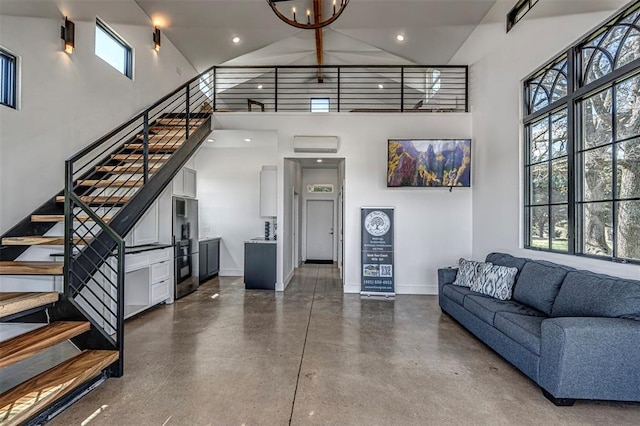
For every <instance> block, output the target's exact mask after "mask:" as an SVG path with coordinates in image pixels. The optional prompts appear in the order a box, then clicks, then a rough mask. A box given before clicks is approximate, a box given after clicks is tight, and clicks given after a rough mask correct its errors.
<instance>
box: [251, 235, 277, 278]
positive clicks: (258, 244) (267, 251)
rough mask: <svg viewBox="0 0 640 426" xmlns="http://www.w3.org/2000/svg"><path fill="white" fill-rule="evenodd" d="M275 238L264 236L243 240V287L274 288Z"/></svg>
mask: <svg viewBox="0 0 640 426" xmlns="http://www.w3.org/2000/svg"><path fill="white" fill-rule="evenodd" d="M276 247H277V245H276V240H273V239H269V240H267V239H265V238H264V237H258V238H252V239H251V240H248V241H245V242H244V288H245V289H247V290H275V289H276V264H277V262H276Z"/></svg>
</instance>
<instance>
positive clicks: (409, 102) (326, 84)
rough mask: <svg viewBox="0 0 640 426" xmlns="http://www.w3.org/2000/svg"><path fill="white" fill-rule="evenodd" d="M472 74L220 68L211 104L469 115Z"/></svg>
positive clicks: (232, 108)
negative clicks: (470, 77)
mask: <svg viewBox="0 0 640 426" xmlns="http://www.w3.org/2000/svg"><path fill="white" fill-rule="evenodd" d="M468 71H469V70H468V67H467V66H464V65H321V66H317V65H288V66H232V65H231V66H216V67H214V73H213V77H214V88H215V90H214V92H215V96H214V99H213V100H214V103H213V106H214V110H215V111H219V112H223V111H224V112H241V111H244V112H247V111H249V112H252V111H255V112H265V111H266V112H340V113H347V112H360V113H372V112H398V113H434V112H435V113H444V112H469V102H468V100H469V96H468V94H469V90H468V86H469V84H468V83H469V72H468ZM314 102H317V103H318V104H317V105H314ZM314 106H315V107H316V108H314ZM318 106H319V108H317V107H318Z"/></svg>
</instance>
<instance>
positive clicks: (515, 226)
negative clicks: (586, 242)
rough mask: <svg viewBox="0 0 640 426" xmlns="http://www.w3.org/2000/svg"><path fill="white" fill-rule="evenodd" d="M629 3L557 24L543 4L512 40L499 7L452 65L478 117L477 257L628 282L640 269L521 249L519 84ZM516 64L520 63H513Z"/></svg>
mask: <svg viewBox="0 0 640 426" xmlns="http://www.w3.org/2000/svg"><path fill="white" fill-rule="evenodd" d="M625 2H626V0H612V1H608V2H602V3H603V4H604V3H606V4H609V5H610V8H611V10H610V11H607V12H600V13H581V14H574V15H564V16H561V17H555V18H548V17H547V18H542V17H543V16H550V15H553V14H554V13H555V12H557V10H555V8H561V7H563V5H562V4H560V3H559V2H551V1H541V2H539V3H538V4H536V6H535V8H534V9H532V11H531V12H530V13H529V14H528V15H527V16H526V17H525V18H524V19H523V20H522V21H521V22H520V23H518V25H517V26H516V27H515V28H514V29H513V30H512V31H511V32H509V33H508V34H505V30H504V16H505V15H506V13H507V11H508V10H509V8H510V7H512V6H513V1H498V3H496V5H495V6H494V7H493V9H492V10H491V11H490V12H489V13H488V14H487V16H486V17H485V19H484V21H483V23H482V24H481V25H480V26H479V27H478V28H477V29H476V30H475V31H474V32H473V34H472V35H471V36H470V37H469V39H468V40H467V41H466V43H465V44H464V45H463V46H462V47H461V49H460V51H459V52H458V53H457V54H456V56H455V57H454V58H453V60H452V63H467V64H469V65H470V89H471V94H470V100H471V112H472V115H473V139H474V159H473V164H474V167H473V257H474V258H476V259H482V258H484V257H485V256H486V255H487V253H489V252H492V251H503V252H508V253H512V254H514V255H516V256H526V257H530V258H538V259H546V260H551V261H554V262H558V263H562V264H566V265H570V266H573V267H577V268H584V269H589V270H592V271H596V272H602V273H609V274H613V275H617V276H624V277H630V278H638V277H640V267H638V266H632V265H621V264H618V263H613V262H609V261H603V260H593V259H585V258H580V257H576V256H568V255H560V254H552V253H544V252H539V251H533V250H524V249H523V248H522V247H523V243H522V231H521V229H522V228H521V226H522V217H523V214H522V176H523V172H522V158H521V153H522V152H523V145H522V136H521V135H522V126H521V122H522V120H521V116H522V115H521V96H522V95H521V93H522V86H521V85H522V80H523V79H524V78H525V77H526V76H527V75H528V74H530V73H531V72H533V71H534V70H536V69H537V68H539V67H540V66H542V65H544V64H545V63H546V62H547V61H549V60H550V59H552V58H553V57H554V56H556V55H557V54H558V53H560V52H561V51H563V50H565V49H566V48H567V47H568V46H569V45H571V44H573V43H574V42H576V41H577V40H578V39H579V38H580V37H582V36H583V35H584V34H586V33H587V32H589V31H590V30H591V29H593V28H594V27H596V26H597V25H598V24H600V23H601V22H603V21H604V20H606V19H607V18H608V17H609V16H611V15H612V14H613V13H614V11H615V9H616V8H617V7H620V6H622V5H623V4H624V3H625ZM515 57H517V60H515V59H514V58H515Z"/></svg>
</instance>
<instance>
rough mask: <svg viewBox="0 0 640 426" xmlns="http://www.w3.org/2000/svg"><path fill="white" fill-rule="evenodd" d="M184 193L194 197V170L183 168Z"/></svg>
mask: <svg viewBox="0 0 640 426" xmlns="http://www.w3.org/2000/svg"><path fill="white" fill-rule="evenodd" d="M182 171H183V173H184V179H183V180H184V195H185V196H187V197H193V198H196V171H195V170H191V169H187V168H184V169H182Z"/></svg>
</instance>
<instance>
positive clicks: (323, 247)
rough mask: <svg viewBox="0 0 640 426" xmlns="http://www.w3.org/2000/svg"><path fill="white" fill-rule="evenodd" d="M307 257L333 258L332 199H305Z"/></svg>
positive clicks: (317, 258)
mask: <svg viewBox="0 0 640 426" xmlns="http://www.w3.org/2000/svg"><path fill="white" fill-rule="evenodd" d="M307 259H312V260H333V201H332V200H308V201H307Z"/></svg>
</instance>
